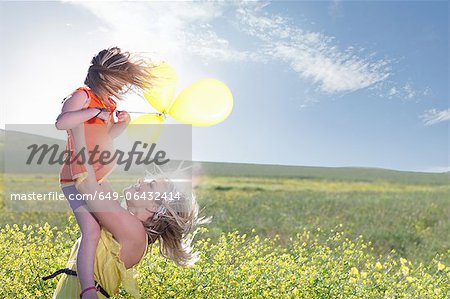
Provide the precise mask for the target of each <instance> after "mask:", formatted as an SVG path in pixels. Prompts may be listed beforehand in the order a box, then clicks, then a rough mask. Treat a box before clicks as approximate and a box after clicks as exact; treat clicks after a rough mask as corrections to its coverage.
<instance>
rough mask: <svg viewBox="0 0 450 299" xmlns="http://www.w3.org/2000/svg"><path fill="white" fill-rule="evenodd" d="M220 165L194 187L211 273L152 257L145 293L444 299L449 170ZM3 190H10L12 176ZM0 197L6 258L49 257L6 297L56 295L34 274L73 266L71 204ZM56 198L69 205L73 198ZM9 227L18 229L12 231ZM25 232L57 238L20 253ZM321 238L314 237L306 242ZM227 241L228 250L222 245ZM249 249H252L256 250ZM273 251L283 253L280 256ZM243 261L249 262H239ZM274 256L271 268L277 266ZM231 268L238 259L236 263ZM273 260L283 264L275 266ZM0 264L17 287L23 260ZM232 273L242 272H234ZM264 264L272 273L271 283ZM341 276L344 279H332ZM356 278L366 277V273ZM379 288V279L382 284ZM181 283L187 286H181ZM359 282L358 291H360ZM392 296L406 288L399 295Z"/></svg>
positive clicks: (117, 181)
mask: <svg viewBox="0 0 450 299" xmlns="http://www.w3.org/2000/svg"><path fill="white" fill-rule="evenodd" d="M256 168H257V167H256ZM266 168H267V167H266ZM218 169H220V168H215V167H213V166H212V164H210V165H207V166H204V167H203V172H202V174H201V175H200V176H199V177H198V180H199V184H198V185H197V186H196V188H195V190H194V191H195V194H196V195H197V199H198V202H199V204H200V206H201V207H203V208H204V209H203V211H202V214H203V215H205V216H209V215H212V216H213V221H212V223H211V224H209V225H208V226H207V228H206V229H205V230H202V233H201V234H199V235H197V236H196V240H197V241H198V246H199V248H202V254H203V255H204V261H203V262H201V263H200V264H199V266H198V267H199V268H198V269H197V270H198V271H207V273H206V274H205V275H204V276H198V272H195V269H196V268H194V269H190V270H184V271H181V270H180V273H179V275H177V277H178V278H173V277H169V276H168V275H167V274H164V273H163V272H164V271H165V270H164V269H166V270H167V269H172V270H171V271H178V270H176V269H175V266H174V265H173V264H171V263H169V264H168V263H167V262H165V261H164V260H163V259H156V262H155V264H154V268H152V269H153V270H151V271H149V270H148V269H147V268H145V269H143V273H145V274H144V275H143V277H141V282H142V284H145V283H144V281H143V280H145V279H150V280H152V281H153V282H155V281H157V282H158V283H157V284H155V285H153V286H152V287H150V286H148V287H147V286H144V287H143V292H144V293H145V294H147V295H148V297H145V298H153V297H152V296H156V295H158V296H161V297H162V298H175V297H176V298H187V296H189V297H192V298H209V297H214V298H221V296H218V295H217V294H219V293H220V294H225V295H224V296H223V298H230V297H231V298H256V297H257V298H268V297H273V296H275V297H282V298H290V297H291V296H292V297H297V298H381V297H383V296H386V298H445V297H444V296H446V295H447V294H448V292H449V289H448V281H449V276H450V272H448V268H449V265H450V255H449V254H450V238H449V236H450V219H449V217H448V215H450V185H449V184H448V180H447V178H448V176H447V175H444V174H443V175H441V176H439V175H435V174H430V175H428V174H415V173H409V174H406V175H405V177H402V173H401V172H397V173H395V175H394V174H393V173H391V172H387V175H386V176H385V178H383V175H382V170H376V171H377V172H378V173H377V174H373V173H370V171H369V172H366V175H365V176H364V175H356V176H355V172H353V173H352V171H350V170H341V171H342V175H341V176H339V172H338V170H333V171H331V174H330V173H327V172H326V171H325V170H324V169H322V170H321V171H318V170H315V172H313V173H311V172H310V173H309V174H308V173H303V174H302V175H298V173H297V175H295V174H294V173H292V174H291V175H285V176H283V175H279V174H277V175H274V176H270V175H269V173H268V171H267V172H263V171H260V170H261V169H260V170H259V171H260V174H261V175H260V176H255V175H249V174H253V172H258V170H256V171H255V170H249V169H248V168H247V170H246V171H243V170H242V171H241V173H240V172H238V171H235V172H233V173H226V171H227V170H226V169H225V170H223V168H222V173H220V171H219V170H218ZM358 171H361V170H357V171H356V172H358ZM237 174H239V175H237ZM352 176H353V178H352ZM433 176H434V179H433ZM5 178H7V181H8V185H7V186H11V184H13V185H14V186H16V188H17V189H18V190H20V189H22V188H24V186H28V187H29V186H30V184H31V185H32V187H33V188H35V189H36V191H39V190H50V189H51V188H53V189H54V188H55V186H56V183H55V182H56V178H55V177H54V176H52V175H39V176H35V175H28V176H23V175H21V176H18V175H13V174H8V175H6V174H5ZM134 181H135V177H134V176H133V177H116V176H113V177H112V178H111V183H112V185H113V187H115V188H116V189H117V190H121V189H122V188H123V187H124V186H126V185H127V184H130V183H132V182H134ZM33 184H34V185H33ZM2 188H5V186H4V181H2ZM1 194H2V198H1V200H0V227H2V228H3V229H2V232H1V238H2V241H3V243H4V244H11V246H10V247H3V248H2V250H3V252H2V257H3V260H4V259H5V257H6V256H8V253H7V252H5V251H4V250H7V251H8V250H9V254H10V255H12V256H13V257H15V260H16V261H17V260H20V259H24V258H26V259H27V260H30V259H31V260H34V261H35V262H36V263H40V260H41V259H44V260H45V263H40V264H39V266H36V267H35V268H33V269H34V270H30V271H32V273H33V271H34V274H33V275H32V277H35V280H32V279H30V278H28V280H27V281H28V282H29V285H30V288H28V289H27V288H25V287H22V286H21V287H19V282H18V281H17V286H16V288H14V287H12V288H3V289H4V291H3V292H4V293H1V292H2V291H0V297H2V298H4V297H5V298H19V297H20V296H19V295H17V294H25V293H26V292H28V293H29V294H34V295H33V296H35V297H36V298H48V297H46V296H47V295H48V291H46V290H47V289H48V288H49V287H51V286H52V285H51V284H50V283H48V284H45V285H42V282H38V279H37V278H36V277H38V276H39V275H40V274H42V275H45V274H43V273H46V272H45V270H46V267H48V268H49V269H54V268H55V265H63V264H64V263H65V261H64V258H67V254H68V250H70V246H71V244H72V242H73V240H75V239H76V237H77V236H78V231H77V229H76V225H75V224H74V222H73V219H72V220H71V221H69V216H70V212H69V211H68V210H67V211H66V212H36V210H37V209H36V208H35V209H34V211H32V212H20V213H18V212H10V211H7V210H6V208H5V198H4V192H3V190H2V193H1ZM59 204H62V205H66V206H67V204H66V203H65V202H62V203H59ZM46 223H47V224H46ZM13 224H18V226H17V227H16V228H15V229H13V226H12V225H13ZM24 224H25V226H24ZM28 225H32V226H28ZM43 227H47V228H46V230H47V233H46V234H48V235H51V237H48V238H47V239H45V238H44V241H43V239H40V238H43V237H39V233H37V231H38V230H41V229H43ZM44 231H45V229H44ZM50 232H51V233H50ZM58 232H59V234H58ZM27 233H29V234H31V235H32V236H34V237H30V238H29V242H25V243H23V244H22V247H26V246H33V244H34V247H33V248H35V247H36V245H37V244H40V245H41V246H43V247H45V246H50V245H49V244H50V241H49V239H52V238H53V240H54V239H55V238H56V239H57V240H58V244H57V245H54V246H53V247H51V248H52V249H51V250H50V253H48V254H46V255H44V256H42V254H43V253H35V254H34V255H33V254H31V253H28V255H29V256H28V255H25V256H24V255H23V250H22V249H21V250H20V251H18V250H19V249H17V248H14V245H13V244H19V243H21V242H24V241H17V240H16V238H18V237H17V236H18V235H20V234H23V236H22V237H20V238H24V239H26V234H27ZM245 236H247V238H249V239H250V236H251V238H254V237H257V239H258V240H265V241H264V242H263V241H255V240H256V239H252V241H250V240H248V242H246V243H244V241H243V239H242V238H244V239H245ZM33 238H37V239H33ZM266 238H267V239H266ZM313 239H315V240H316V241H315V242H308V241H312V240H313ZM45 240H47V241H45ZM8 242H9V243H8ZM33 242H34V243H33ZM46 242H47V243H46ZM254 242H256V243H254ZM259 242H261V243H259ZM258 244H260V245H258ZM302 244H303V245H302ZM4 246H6V245H4ZM16 246H18V245H16ZM55 246H56V247H55ZM218 246H221V247H218ZM252 246H253V247H252ZM255 246H256V247H255ZM8 248H9V249H8ZM45 248H47V247H45ZM302 248H303V249H302ZM345 248H347V249H348V248H350V249H351V250H350V251H348V250H346V249H345ZM225 249H228V250H229V251H228V252H224V251H223V250H225ZM303 250H304V251H303ZM347 251H348V252H347ZM245 252H247V253H246V254H247V255H246V254H244V253H245ZM248 252H253V253H252V254H251V255H250V256H249V255H248ZM349 252H350V253H351V254H349ZM20 253H22V255H20ZM219 253H220V254H223V255H224V256H220V255H219ZM275 253H276V255H278V256H284V258H282V259H281V261H280V260H279V259H277V258H276V257H275V256H276V255H275ZM64 254H65V255H64ZM155 255H156V252H155ZM300 256H303V257H304V262H299V257H300ZM220 258H221V259H222V260H220ZM217 259H219V261H218V260H217ZM52 260H54V262H51V261H52ZM237 260H240V261H241V262H240V263H237V262H236V261H237ZM231 261H232V262H231ZM267 262H272V263H273V265H272V266H270V267H269V266H268V265H267V264H266V263H267ZM3 263H4V262H3ZM221 263H222V264H221ZM12 264H13V265H17V264H16V263H12ZM221 265H222V266H221ZM227 265H228V266H233V267H232V269H231V268H227V267H228V266H227ZM274 265H277V267H276V268H271V267H275V266H274ZM283 265H284V266H283ZM22 266H23V265H22ZM2 267H5V268H3V269H2V272H3V273H0V276H1V277H2V278H1V279H0V283H2V284H3V283H5V285H6V283H7V282H8V285H9V283H11V282H13V281H15V280H16V279H17V280H18V279H23V277H22V276H21V275H19V274H18V273H17V272H14V269H15V270H17V269H18V268H20V267H19V266H17V267H16V268H14V267H13V266H11V265H10V264H8V265H7V264H3V265H2ZM283 267H284V268H285V271H284V270H282V269H283ZM364 267H366V270H363V269H364ZM405 267H406V268H408V270H405ZM378 268H379V269H378ZM227 269H228V270H227ZM252 269H253V271H252ZM377 269H378V270H377ZM381 269H385V272H382V271H381ZM395 269H396V270H395ZM413 269H414V270H413ZM394 270H395V271H394ZM158 271H159V272H158ZM227 271H231V272H233V271H235V272H236V273H234V272H233V273H234V274H232V276H229V275H230V274H229V273H228V274H226V273H227ZM261 271H262V272H261ZM265 271H269V272H272V273H274V275H275V276H274V277H273V278H270V279H269V278H267V279H266V280H265V279H264V277H265V276H264V275H266V274H267V272H265ZM286 271H287V272H286ZM323 271H324V272H323ZM377 271H378V272H377ZM22 272H23V271H22ZM14 273H16V274H14ZM252 273H253V274H252ZM257 273H260V274H257ZM264 273H266V274H264ZM295 273H303V274H302V275H300V274H298V275H297V274H295ZM318 273H321V275H319V274H318ZM363 273H365V274H363ZM376 273H378V274H379V275H377V274H376ZM380 273H381V274H380ZM426 273H428V274H426ZM445 273H446V274H445ZM17 275H19V276H17ZM227 275H228V276H227ZM255 275H256V276H255ZM258 275H259V276H258ZM277 275H278V276H279V277H278V278H277V277H276V276H277ZM380 275H381V276H382V277H381V276H380ZM353 276H354V277H353ZM378 276H380V277H378ZM224 277H228V278H227V279H228V281H229V282H230V284H231V286H232V284H233V283H234V284H235V285H234V287H233V286H232V287H226V286H224V285H223V280H224ZM318 277H321V278H320V280H318V279H319V278H318ZM336 277H340V279H339V280H335V279H336ZM352 277H353V278H352ZM377 277H378V278H377ZM5 278H6V281H5ZM282 278H289V279H290V280H288V281H286V280H285V279H282ZM304 279H306V280H304ZM352 279H353V280H352ZM358 279H360V280H361V281H365V282H364V283H363V282H358V281H359V280H358ZM372 279H373V281H372ZM378 279H379V280H380V281H378ZM279 280H280V281H279ZM221 281H222V284H221ZM282 281H283V282H282ZM375 281H377V282H376V283H375ZM244 282H245V284H243V283H244ZM22 283H23V282H22ZM53 283H55V282H53ZM169 284H170V286H168V285H169ZM374 285H377V286H378V287H377V288H374V287H373V286H374ZM199 286H201V288H200V290H198V288H199ZM270 286H271V287H270ZM177 287H178V289H177ZM281 287H283V288H285V289H286V291H285V293H283V292H281V290H280V288H281ZM180 288H182V289H184V290H185V291H183V293H181V294H178V293H177V290H178V291H179V290H180ZM190 288H191V289H190ZM230 288H231V289H230ZM253 288H254V289H253ZM0 289H2V288H0ZM30 289H31V291H30ZM193 289H195V290H196V291H193ZM14 290H16V291H14ZM239 290H240V291H239ZM250 290H253V291H250ZM277 290H278V291H277ZM355 290H359V291H358V292H356V293H355ZM14 292H18V293H17V294H16V295H17V296H19V297H14V296H15V295H12V294H13V293H14ZM46 292H47V293H46ZM247 292H250V293H247ZM346 292H348V296H342V297H339V295H338V294H341V295H342V294H347V293H346ZM36 294H41V295H36ZM44 294H47V295H44ZM212 294H216V295H215V296H212ZM227 294H228V296H227ZM245 294H246V295H245ZM389 294H391V296H389ZM395 294H397V295H399V294H403V295H404V296H398V297H396V296H395ZM2 295H3V296H2ZM30 296H31V295H30ZM124 296H125V297H126V295H124ZM20 298H22V297H20ZM23 298H31V297H23ZM120 298H122V297H120Z"/></svg>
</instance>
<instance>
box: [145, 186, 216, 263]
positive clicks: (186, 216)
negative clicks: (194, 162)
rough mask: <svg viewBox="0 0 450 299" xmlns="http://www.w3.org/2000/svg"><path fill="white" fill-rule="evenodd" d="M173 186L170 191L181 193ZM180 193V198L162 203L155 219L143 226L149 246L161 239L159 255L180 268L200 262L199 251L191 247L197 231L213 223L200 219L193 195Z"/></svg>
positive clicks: (161, 201)
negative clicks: (197, 228) (202, 226)
mask: <svg viewBox="0 0 450 299" xmlns="http://www.w3.org/2000/svg"><path fill="white" fill-rule="evenodd" d="M171 185H172V191H171V192H172V193H173V194H176V193H178V191H177V190H176V188H175V187H174V186H173V183H171ZM179 194H180V198H179V199H171V200H160V201H159V202H160V203H159V207H158V210H157V211H156V212H155V214H154V216H153V217H152V218H150V219H149V220H147V221H146V222H143V225H144V228H145V230H146V232H147V235H148V237H149V238H148V240H149V245H152V244H153V243H155V242H156V241H157V240H159V243H160V246H159V252H160V253H161V255H162V256H164V257H166V258H169V259H171V260H173V261H174V262H175V263H176V264H177V265H179V266H190V265H193V264H195V263H196V262H197V261H198V259H199V257H198V252H194V251H193V246H192V240H193V238H194V236H195V234H196V232H197V230H195V231H194V228H196V226H197V225H200V224H205V223H209V222H211V218H212V217H211V216H210V217H208V218H205V217H199V216H198V214H199V205H198V203H197V201H196V199H195V195H194V194H192V195H191V196H186V195H185V194H184V193H182V192H180V193H179ZM189 234H190V235H189Z"/></svg>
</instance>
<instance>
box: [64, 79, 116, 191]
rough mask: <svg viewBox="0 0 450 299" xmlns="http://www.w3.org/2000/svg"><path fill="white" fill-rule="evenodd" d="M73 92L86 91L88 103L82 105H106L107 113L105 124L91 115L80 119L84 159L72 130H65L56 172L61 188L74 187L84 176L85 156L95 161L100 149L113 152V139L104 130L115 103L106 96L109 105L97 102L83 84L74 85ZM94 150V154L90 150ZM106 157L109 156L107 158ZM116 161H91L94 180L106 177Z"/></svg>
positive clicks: (99, 180)
mask: <svg viewBox="0 0 450 299" xmlns="http://www.w3.org/2000/svg"><path fill="white" fill-rule="evenodd" d="M76 91H84V92H86V94H87V96H88V98H89V100H88V104H87V105H86V106H85V107H83V109H87V108H94V107H99V108H107V109H108V110H109V111H110V112H111V116H110V121H109V123H107V122H104V121H103V120H102V119H100V118H97V117H94V118H92V119H90V120H87V121H85V122H84V138H85V142H86V148H85V149H84V160H83V159H82V158H81V156H80V155H78V157H77V154H78V153H79V152H78V151H77V149H76V147H75V140H74V134H73V131H72V129H69V130H67V143H66V151H65V160H64V161H66V163H64V164H63V165H62V166H61V169H60V174H59V183H60V186H61V188H62V187H66V186H71V185H75V186H78V184H80V183H81V182H82V181H83V180H84V179H85V178H86V177H87V176H88V172H87V169H86V166H85V163H88V162H87V159H89V158H91V159H92V161H97V160H98V159H99V156H100V154H101V153H102V152H104V151H109V152H110V153H111V156H112V155H113V154H114V146H113V139H112V138H111V136H110V135H109V133H108V131H109V129H110V126H111V124H112V123H113V118H112V113H113V111H114V110H115V109H116V108H117V103H116V102H115V101H114V100H113V99H111V98H108V101H109V105H106V104H105V103H103V102H102V101H100V100H99V99H98V98H97V97H96V95H95V94H94V93H93V92H92V91H91V90H90V89H89V88H87V87H80V88H77V89H76V90H75V91H74V92H76ZM93 150H95V153H94V154H91V151H93ZM108 160H109V159H108ZM116 165H117V164H116V161H114V162H111V163H108V164H105V163H99V162H94V163H92V167H93V169H94V172H95V175H96V179H97V181H98V182H102V181H103V180H104V179H105V178H106V176H108V175H109V174H110V173H111V172H112V171H113V170H114V168H115V167H116Z"/></svg>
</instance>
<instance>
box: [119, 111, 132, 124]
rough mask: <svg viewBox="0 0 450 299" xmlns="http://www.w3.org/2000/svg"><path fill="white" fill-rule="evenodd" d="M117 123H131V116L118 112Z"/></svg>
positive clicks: (124, 112)
mask: <svg viewBox="0 0 450 299" xmlns="http://www.w3.org/2000/svg"><path fill="white" fill-rule="evenodd" d="M116 116H117V122H118V123H127V124H128V123H129V122H130V121H131V117H130V114H128V112H126V111H116Z"/></svg>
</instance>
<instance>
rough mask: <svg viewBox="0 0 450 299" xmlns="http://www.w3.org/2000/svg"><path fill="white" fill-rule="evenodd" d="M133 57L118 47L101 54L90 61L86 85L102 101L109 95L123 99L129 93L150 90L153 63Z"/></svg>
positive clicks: (105, 50)
mask: <svg viewBox="0 0 450 299" xmlns="http://www.w3.org/2000/svg"><path fill="white" fill-rule="evenodd" d="M134 56H135V57H132V54H131V53H130V52H122V51H121V49H120V48H118V47H110V48H108V49H104V50H102V51H100V52H99V53H98V54H97V55H95V56H94V57H93V58H92V60H91V65H90V66H89V70H88V73H87V76H86V79H85V81H84V84H85V85H86V86H88V87H89V88H90V89H91V90H92V91H93V92H94V94H95V95H96V96H97V97H99V98H100V99H101V100H103V101H105V100H106V98H107V97H108V96H110V95H113V96H115V97H116V98H118V99H123V95H124V94H125V93H126V92H128V91H130V90H139V89H140V90H143V89H146V88H149V87H151V85H152V83H151V81H152V74H151V67H150V65H151V62H150V60H149V59H146V58H144V57H138V55H136V54H135V55H134Z"/></svg>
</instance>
